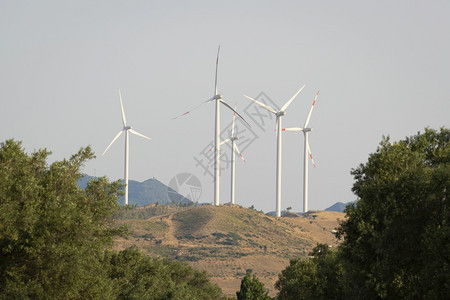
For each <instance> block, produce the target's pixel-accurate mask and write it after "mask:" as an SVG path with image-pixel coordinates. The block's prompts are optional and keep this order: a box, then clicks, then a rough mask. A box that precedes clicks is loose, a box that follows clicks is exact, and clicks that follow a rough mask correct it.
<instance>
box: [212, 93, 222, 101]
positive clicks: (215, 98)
mask: <svg viewBox="0 0 450 300" xmlns="http://www.w3.org/2000/svg"><path fill="white" fill-rule="evenodd" d="M222 98H223V95H221V94H217V95H214V97H212V99H211V100H222Z"/></svg>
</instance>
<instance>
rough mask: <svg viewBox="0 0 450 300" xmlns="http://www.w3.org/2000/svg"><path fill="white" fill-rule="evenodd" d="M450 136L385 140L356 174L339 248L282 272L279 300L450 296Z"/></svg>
mask: <svg viewBox="0 0 450 300" xmlns="http://www.w3.org/2000/svg"><path fill="white" fill-rule="evenodd" d="M449 140H450V131H449V130H448V129H446V128H441V129H440V130H439V131H437V130H431V129H426V130H425V132H424V133H423V134H420V133H419V134H417V135H415V136H412V137H410V138H406V139H405V140H402V141H400V142H397V143H390V142H389V138H383V140H382V142H381V143H380V146H379V147H378V149H377V151H376V152H375V153H373V154H371V155H370V156H369V159H368V161H367V163H365V164H361V165H360V166H359V167H358V168H356V169H354V170H352V174H353V176H354V178H355V183H354V185H353V189H352V190H353V192H354V193H355V194H356V195H357V196H358V200H357V201H356V202H355V203H351V204H350V205H348V206H347V208H346V210H345V212H346V213H347V218H346V220H345V221H342V222H341V225H340V228H339V230H338V234H337V236H338V237H339V238H344V241H343V243H342V244H341V245H340V246H339V249H338V250H337V251H330V250H329V249H328V248H327V247H326V246H319V247H316V248H315V249H314V251H313V253H311V255H313V258H312V259H309V260H304V261H302V260H298V259H297V260H292V261H291V263H290V265H289V266H288V267H287V268H286V269H285V270H284V271H283V272H282V273H281V274H280V276H279V280H278V282H277V284H276V288H277V289H278V290H279V291H280V293H279V299H448V298H449V295H450V209H449V203H448V201H449V200H448V199H449V195H448V194H449V180H450V145H449Z"/></svg>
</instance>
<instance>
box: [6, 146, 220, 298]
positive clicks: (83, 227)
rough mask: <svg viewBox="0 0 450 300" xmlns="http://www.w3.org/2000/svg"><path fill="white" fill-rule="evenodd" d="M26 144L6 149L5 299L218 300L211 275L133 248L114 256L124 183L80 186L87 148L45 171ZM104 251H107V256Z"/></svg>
mask: <svg viewBox="0 0 450 300" xmlns="http://www.w3.org/2000/svg"><path fill="white" fill-rule="evenodd" d="M49 154H50V153H49V152H48V151H46V150H40V151H37V152H35V153H33V154H31V155H28V154H26V153H25V152H24V150H23V149H22V147H21V143H20V142H16V141H13V140H8V141H6V142H5V143H2V144H1V148H0V299H108V300H109V299H220V298H221V290H220V288H219V287H218V286H216V285H213V284H211V283H210V281H209V279H208V277H207V276H206V273H205V272H199V271H196V270H194V269H193V268H191V267H190V266H189V265H187V264H184V263H180V262H175V261H168V260H159V259H153V258H150V257H148V256H145V255H144V254H142V253H140V252H138V251H137V250H134V249H129V250H125V251H122V252H119V253H115V252H109V251H106V249H108V248H110V246H111V245H112V242H113V238H114V237H115V236H117V235H123V234H125V231H126V229H125V228H122V227H119V228H117V227H115V225H114V220H113V216H114V214H115V212H116V211H117V210H118V202H117V199H118V198H119V197H120V196H121V195H122V192H121V190H122V187H123V186H122V185H121V184H120V182H118V181H117V182H113V183H110V182H108V180H107V179H106V178H97V179H94V180H91V181H89V183H87V185H86V186H85V188H84V189H81V188H80V187H79V186H78V180H79V179H80V177H81V176H82V174H81V171H80V170H81V168H82V166H83V164H84V163H85V162H86V161H87V160H89V159H92V158H93V157H94V155H93V153H92V151H91V149H90V148H89V147H87V148H83V149H81V150H80V151H79V152H78V153H77V154H75V155H73V156H72V157H71V158H70V159H69V160H63V161H57V162H54V163H52V164H51V165H47V162H46V160H47V157H48V155H49ZM105 251H106V252H105Z"/></svg>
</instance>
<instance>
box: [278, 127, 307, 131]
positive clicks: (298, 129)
mask: <svg viewBox="0 0 450 300" xmlns="http://www.w3.org/2000/svg"><path fill="white" fill-rule="evenodd" d="M281 131H295V132H301V131H303V128H300V127H292V128H283V129H281Z"/></svg>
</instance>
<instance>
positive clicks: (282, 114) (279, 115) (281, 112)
mask: <svg viewBox="0 0 450 300" xmlns="http://www.w3.org/2000/svg"><path fill="white" fill-rule="evenodd" d="M275 115H276V116H277V117H282V116H285V115H286V112H285V111H279V112H277V113H276V114H275Z"/></svg>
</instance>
